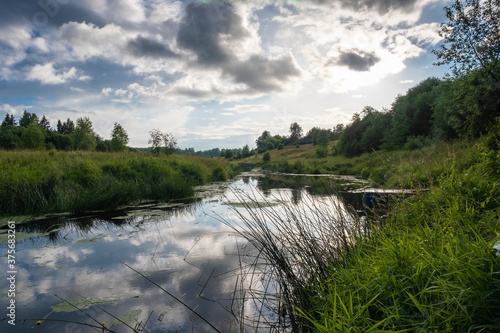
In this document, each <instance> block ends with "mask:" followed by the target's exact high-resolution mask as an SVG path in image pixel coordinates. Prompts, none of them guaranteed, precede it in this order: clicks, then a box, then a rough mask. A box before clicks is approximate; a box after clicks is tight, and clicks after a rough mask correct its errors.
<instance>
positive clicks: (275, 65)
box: [225, 54, 301, 92]
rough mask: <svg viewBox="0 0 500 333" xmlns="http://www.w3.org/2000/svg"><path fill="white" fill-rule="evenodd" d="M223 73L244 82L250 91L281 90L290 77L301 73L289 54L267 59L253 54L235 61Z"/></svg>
mask: <svg viewBox="0 0 500 333" xmlns="http://www.w3.org/2000/svg"><path fill="white" fill-rule="evenodd" d="M225 74H227V75H229V76H231V77H233V78H234V80H235V81H236V82H238V83H244V84H246V85H247V86H248V87H249V89H250V90H251V91H256V92H270V91H282V90H284V88H285V87H284V85H285V84H286V83H287V82H289V81H290V80H291V79H293V78H296V77H299V76H300V75H301V72H300V69H299V68H298V67H297V66H296V65H295V62H294V61H293V58H292V56H291V55H289V54H288V55H286V56H283V57H281V58H277V59H267V58H265V57H263V56H260V55H254V56H252V57H250V58H249V59H248V60H246V61H241V62H236V63H234V64H231V65H230V66H228V67H227V68H226V69H225Z"/></svg>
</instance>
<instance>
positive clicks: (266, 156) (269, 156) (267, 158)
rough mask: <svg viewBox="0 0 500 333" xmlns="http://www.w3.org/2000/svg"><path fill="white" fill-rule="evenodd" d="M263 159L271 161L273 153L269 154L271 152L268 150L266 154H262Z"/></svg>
mask: <svg viewBox="0 0 500 333" xmlns="http://www.w3.org/2000/svg"><path fill="white" fill-rule="evenodd" d="M262 160H263V161H264V162H269V161H271V154H269V152H268V151H266V152H265V153H264V156H262Z"/></svg>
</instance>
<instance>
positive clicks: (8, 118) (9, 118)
mask: <svg viewBox="0 0 500 333" xmlns="http://www.w3.org/2000/svg"><path fill="white" fill-rule="evenodd" d="M16 125H17V123H16V120H15V119H14V115H10V114H8V113H7V114H6V115H5V118H4V120H3V121H2V125H1V126H2V127H5V126H16Z"/></svg>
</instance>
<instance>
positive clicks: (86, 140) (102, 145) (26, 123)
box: [0, 110, 129, 151]
mask: <svg viewBox="0 0 500 333" xmlns="http://www.w3.org/2000/svg"><path fill="white" fill-rule="evenodd" d="M128 141H129V137H128V134H127V131H126V130H125V129H124V128H123V127H122V126H121V125H120V124H118V123H115V124H114V126H113V130H112V131H111V134H110V138H109V139H104V138H102V137H101V136H99V135H97V134H96V133H95V131H94V128H93V125H92V121H91V120H90V119H89V118H88V117H81V118H78V119H77V120H76V122H73V121H72V120H71V119H69V118H68V119H67V120H66V121H64V122H62V121H61V120H58V121H57V126H56V128H55V129H53V128H51V126H50V123H49V121H48V119H47V118H46V117H45V115H43V116H42V118H41V119H39V118H38V116H37V115H36V114H35V113H32V112H27V111H26V110H25V111H24V112H23V114H22V116H21V117H20V118H19V121H18V122H17V121H16V120H15V118H14V115H12V114H7V115H6V116H5V118H4V120H3V122H2V124H1V125H0V148H2V149H6V150H13V149H34V150H41V149H57V150H87V151H123V150H125V149H127V146H126V145H127V143H128Z"/></svg>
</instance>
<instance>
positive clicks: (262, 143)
mask: <svg viewBox="0 0 500 333" xmlns="http://www.w3.org/2000/svg"><path fill="white" fill-rule="evenodd" d="M270 136H271V132H269V131H264V132H262V135H261V136H259V137H258V138H257V140H255V144H256V145H257V149H258V150H259V152H262V151H265V150H266V143H265V141H266V139H267V138H268V137H270Z"/></svg>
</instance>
